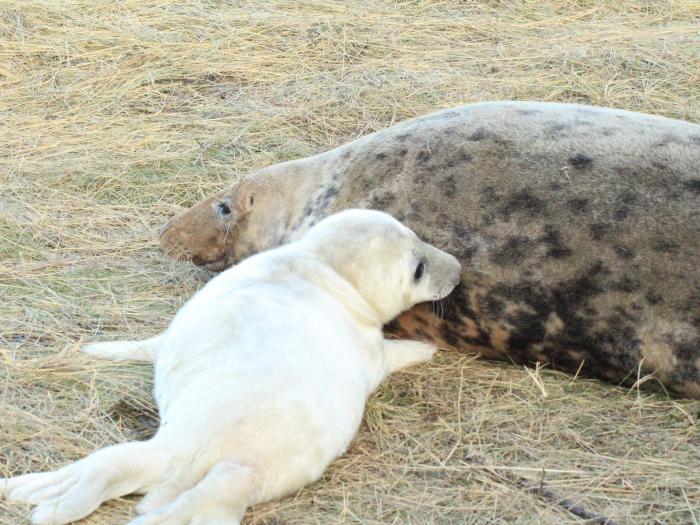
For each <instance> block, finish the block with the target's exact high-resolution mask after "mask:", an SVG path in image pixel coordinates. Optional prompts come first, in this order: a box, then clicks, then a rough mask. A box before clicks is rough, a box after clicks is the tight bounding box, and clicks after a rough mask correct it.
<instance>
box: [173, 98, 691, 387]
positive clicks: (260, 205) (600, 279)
mask: <svg viewBox="0 0 700 525" xmlns="http://www.w3.org/2000/svg"><path fill="white" fill-rule="evenodd" d="M345 208H372V209H379V210H383V211H386V212H388V213H390V214H391V215H393V216H394V217H396V218H397V219H399V220H400V221H401V222H403V223H405V224H406V225H407V226H408V227H409V228H411V229H412V230H414V231H415V232H416V233H417V234H418V235H419V236H420V237H421V238H422V239H425V240H426V241H427V242H429V243H431V244H434V245H435V246H437V247H438V248H440V249H441V250H445V251H447V252H449V253H453V254H455V255H456V256H457V258H458V259H459V260H460V262H461V263H462V284H461V285H460V286H459V288H458V290H457V291H456V292H455V294H453V297H454V299H452V300H451V301H450V302H449V303H448V304H446V305H445V309H444V312H445V314H444V316H443V318H442V319H439V318H436V317H435V315H434V314H433V313H432V312H431V310H430V308H426V307H418V308H414V309H413V310H411V311H410V312H408V313H406V314H404V315H402V316H401V317H400V318H399V319H398V320H397V321H396V322H394V323H392V324H391V326H389V327H387V330H388V331H389V332H390V333H393V334H397V335H400V336H401V337H411V338H420V339H423V340H427V341H433V342H438V343H439V344H441V345H448V346H451V347H453V348H456V349H460V350H469V351H474V352H478V353H480V354H482V355H484V356H486V357H488V358H493V359H501V360H508V361H512V362H516V363H526V364H534V363H535V362H541V363H547V364H548V365H549V366H551V367H553V368H557V369H560V370H566V371H569V372H572V373H579V372H580V373H581V374H582V375H588V376H594V377H598V378H602V379H606V380H608V381H614V382H623V383H626V384H630V385H631V384H634V383H635V382H636V381H637V379H638V378H640V377H641V378H643V379H644V380H645V381H646V383H645V385H655V386H657V387H659V386H660V384H661V385H663V387H664V388H666V389H667V390H668V391H671V392H674V393H676V394H680V395H684V396H689V397H695V398H700V264H698V258H699V254H700V126H698V125H697V124H692V123H690V122H683V121H680V120H673V119H668V118H663V117H655V116H651V115H644V114H641V113H633V112H629V111H620V110H613V109H607V108H599V107H591V106H581V105H576V104H551V103H536V102H490V103H479V104H469V105H466V106H462V107H457V108H453V109H448V110H445V111H439V112H437V113H433V114H431V115H426V116H424V117H420V118H416V119H413V120H409V121H407V122H402V123H400V124H397V125H395V126H392V127H390V128H387V129H385V130H382V131H378V132H377V133H373V134H371V135H368V136H366V137H363V138H361V139H359V140H356V141H354V142H351V143H349V144H345V145H343V146H340V147H338V148H335V149H333V150H331V151H328V152H325V153H322V154H320V155H316V156H313V157H309V158H305V159H298V160H293V161H289V162H285V163H282V164H276V165H274V166H269V167H267V168H264V169H262V170H260V171H258V172H255V173H252V174H250V175H248V176H246V177H244V178H243V179H242V180H241V181H240V182H239V183H237V184H235V185H234V186H233V187H231V188H229V189H226V190H224V191H222V192H220V193H219V194H217V195H215V196H213V197H211V198H209V199H206V200H204V201H203V202H201V203H200V204H198V205H196V206H194V207H192V208H191V209H189V210H187V211H186V212H184V213H182V214H181V215H179V216H178V217H175V218H173V220H172V221H171V222H170V223H169V224H168V225H167V226H166V228H165V229H164V231H163V233H162V237H161V244H162V246H163V249H164V251H165V252H166V253H168V254H171V255H173V256H184V257H188V258H190V259H191V260H192V262H194V263H195V264H200V265H204V266H207V267H209V268H212V269H221V268H225V267H226V266H228V265H230V264H231V263H233V262H234V261H236V260H239V259H240V258H242V257H246V256H248V255H250V254H251V253H255V252H256V251H259V250H263V249H268V248H270V247H271V246H277V245H279V244H282V243H285V242H288V241H290V240H293V239H295V238H296V237H297V236H298V235H302V234H303V232H304V231H306V229H307V228H308V227H309V226H310V225H312V224H314V223H315V222H317V221H319V220H321V219H322V218H323V217H325V216H326V215H328V214H331V213H335V212H337V211H339V210H342V209H345Z"/></svg>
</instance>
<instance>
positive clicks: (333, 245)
mask: <svg viewBox="0 0 700 525" xmlns="http://www.w3.org/2000/svg"><path fill="white" fill-rule="evenodd" d="M459 279H460V265H459V262H458V261H457V259H455V258H454V257H452V256H451V255H448V254H446V253H444V252H441V251H440V250H438V249H436V248H434V247H432V246H430V245H428V244H426V243H424V242H422V241H420V240H419V239H418V237H416V235H415V234H414V233H413V232H412V231H411V230H409V229H408V228H406V227H405V226H403V225H402V224H401V223H399V222H398V221H396V220H395V219H393V218H392V217H390V216H389V215H387V214H385V213H381V212H377V211H369V210H349V211H345V212H342V213H339V214H337V215H334V216H331V217H329V218H327V219H325V220H323V221H321V222H320V223H318V224H317V225H316V226H314V227H313V228H311V229H310V230H309V231H308V233H307V234H306V235H305V236H303V238H302V239H301V240H299V241H297V242H294V243H291V244H288V245H286V246H284V247H282V248H278V249H275V250H271V251H268V252H263V253H261V254H258V255H256V256H254V257H251V258H249V259H247V260H245V261H243V262H242V263H240V264H239V265H237V266H234V267H233V268H231V269H229V270H227V271H226V272H223V273H221V274H220V275H218V276H217V277H216V278H214V279H212V280H211V281H210V282H209V283H208V284H207V285H206V286H205V287H204V288H203V289H202V290H200V291H199V292H198V293H197V294H195V295H194V297H192V299H190V301H189V302H187V304H185V306H183V307H182V309H181V310H180V311H179V312H178V313H177V315H176V316H175V318H174V319H173V321H172V323H171V324H170V326H169V327H168V329H167V330H166V331H165V332H163V333H162V334H160V335H158V336H156V337H154V338H151V339H148V340H145V341H131V342H130V341H123V342H113V343H96V344H92V345H88V346H87V347H86V348H85V349H84V350H85V351H86V352H88V353H90V354H93V355H97V356H102V357H109V358H113V359H136V360H145V361H155V398H156V402H157V404H158V409H159V412H160V416H161V423H160V427H159V429H158V431H157V433H156V434H155V436H154V437H153V438H152V439H150V440H149V441H143V442H131V443H125V444H120V445H114V446H111V447H109V448H105V449H102V450H99V451H97V452H95V453H93V454H92V455H90V456H88V457H86V458H84V459H82V460H80V461H77V462H75V463H72V464H70V465H68V466H66V467H64V468H62V469H60V470H57V471H55V472H48V473H37V474H27V475H23V476H19V477H15V478H9V479H4V480H0V494H3V495H4V496H5V497H6V498H9V499H10V500H16V501H20V502H26V503H30V504H34V505H37V508H36V510H35V511H34V514H33V516H32V522H33V523H36V524H54V525H58V524H63V523H68V522H71V521H74V520H78V519H81V518H82V517H84V516H87V515H88V514H90V513H91V512H93V511H94V510H95V509H96V508H97V507H98V506H99V505H100V504H101V503H102V502H103V501H106V500H108V499H112V498H117V497H119V496H122V495H125V494H130V493H134V492H139V493H145V494H146V496H145V497H144V499H143V500H142V501H141V503H140V504H139V506H138V507H137V509H138V511H139V512H140V513H141V514H142V515H141V516H140V517H137V518H136V519H134V520H133V521H132V522H131V523H130V525H235V524H238V523H240V520H241V518H242V516H243V514H244V512H245V509H246V508H247V507H248V506H250V505H253V504H255V503H258V502H263V501H266V500H270V499H273V498H278V497H280V496H283V495H285V494H288V493H290V492H292V491H295V490H298V489H300V488H301V487H303V486H304V485H305V484H307V483H310V482H312V481H314V480H316V479H318V478H319V477H320V476H321V474H322V473H323V471H324V469H325V468H326V467H327V466H328V464H329V463H330V462H331V461H332V460H333V459H335V458H336V457H338V456H339V455H340V454H342V453H343V452H345V450H346V449H347V447H348V445H349V444H350V441H351V440H352V439H353V437H354V435H355V433H356V432H357V429H358V427H359V425H360V422H361V420H362V415H363V411H364V406H365V402H366V400H367V397H368V396H369V394H370V393H371V392H372V391H373V390H374V389H375V388H376V387H377V386H378V385H379V383H380V382H381V381H382V380H383V379H385V378H386V377H387V375H388V374H390V373H391V372H393V371H395V370H398V369H400V368H403V367H405V366H408V365H411V364H413V363H418V362H422V361H426V360H428V359H430V357H431V356H432V355H433V354H434V352H435V347H434V346H433V345H430V344H426V343H422V342H418V341H402V340H388V339H385V338H384V336H383V333H382V325H383V324H384V323H386V322H388V321H389V320H390V319H392V318H393V317H395V316H396V315H397V314H399V313H400V312H402V311H404V310H406V309H407V308H410V307H411V306H413V305H414V304H416V303H419V302H422V301H432V300H437V299H441V298H443V297H445V296H446V295H447V294H449V293H450V291H452V289H453V288H454V287H455V286H456V285H457V283H458V282H459Z"/></svg>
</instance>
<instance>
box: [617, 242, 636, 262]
mask: <svg viewBox="0 0 700 525" xmlns="http://www.w3.org/2000/svg"><path fill="white" fill-rule="evenodd" d="M614 249H615V253H616V254H617V256H618V257H619V258H620V259H632V258H633V257H634V252H633V251H632V250H631V249H630V248H629V247H628V246H624V245H622V244H618V245H617V246H615V248H614Z"/></svg>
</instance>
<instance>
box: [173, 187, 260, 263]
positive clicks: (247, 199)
mask: <svg viewBox="0 0 700 525" xmlns="http://www.w3.org/2000/svg"><path fill="white" fill-rule="evenodd" d="M248 190H249V188H248V185H247V184H245V182H244V181H242V182H239V183H238V184H235V185H234V186H233V187H231V188H228V189H226V190H223V191H220V192H219V193H217V194H215V195H213V196H211V197H209V198H207V199H205V200H203V201H201V202H200V203H198V204H196V205H195V206H193V207H191V208H189V209H188V210H186V211H184V212H182V213H181V214H179V215H177V216H175V217H173V218H172V219H171V220H170V221H169V222H168V223H167V224H166V225H165V226H163V228H162V229H161V230H160V246H161V248H162V250H163V252H164V253H165V254H166V255H168V256H170V257H173V258H175V259H180V260H189V261H192V262H193V263H194V264H196V265H197V266H204V267H205V268H207V269H208V270H213V271H220V270H223V269H225V268H227V267H228V266H231V265H232V264H233V263H234V262H235V259H234V254H235V253H236V250H235V244H236V241H237V238H238V234H239V231H240V229H241V228H242V227H243V226H244V224H245V222H246V221H247V219H248V216H249V215H250V213H251V211H252V209H253V206H255V194H254V193H253V192H252V191H248Z"/></svg>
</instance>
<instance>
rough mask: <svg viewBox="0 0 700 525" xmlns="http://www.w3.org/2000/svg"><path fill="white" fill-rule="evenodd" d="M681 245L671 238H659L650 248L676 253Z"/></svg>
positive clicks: (656, 250)
mask: <svg viewBox="0 0 700 525" xmlns="http://www.w3.org/2000/svg"><path fill="white" fill-rule="evenodd" d="M680 247H681V245H680V244H679V243H678V242H676V241H672V240H671V239H660V240H658V241H656V243H654V245H653V246H652V249H653V250H654V251H655V252H661V253H676V252H677V251H678V249H679V248H680Z"/></svg>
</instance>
